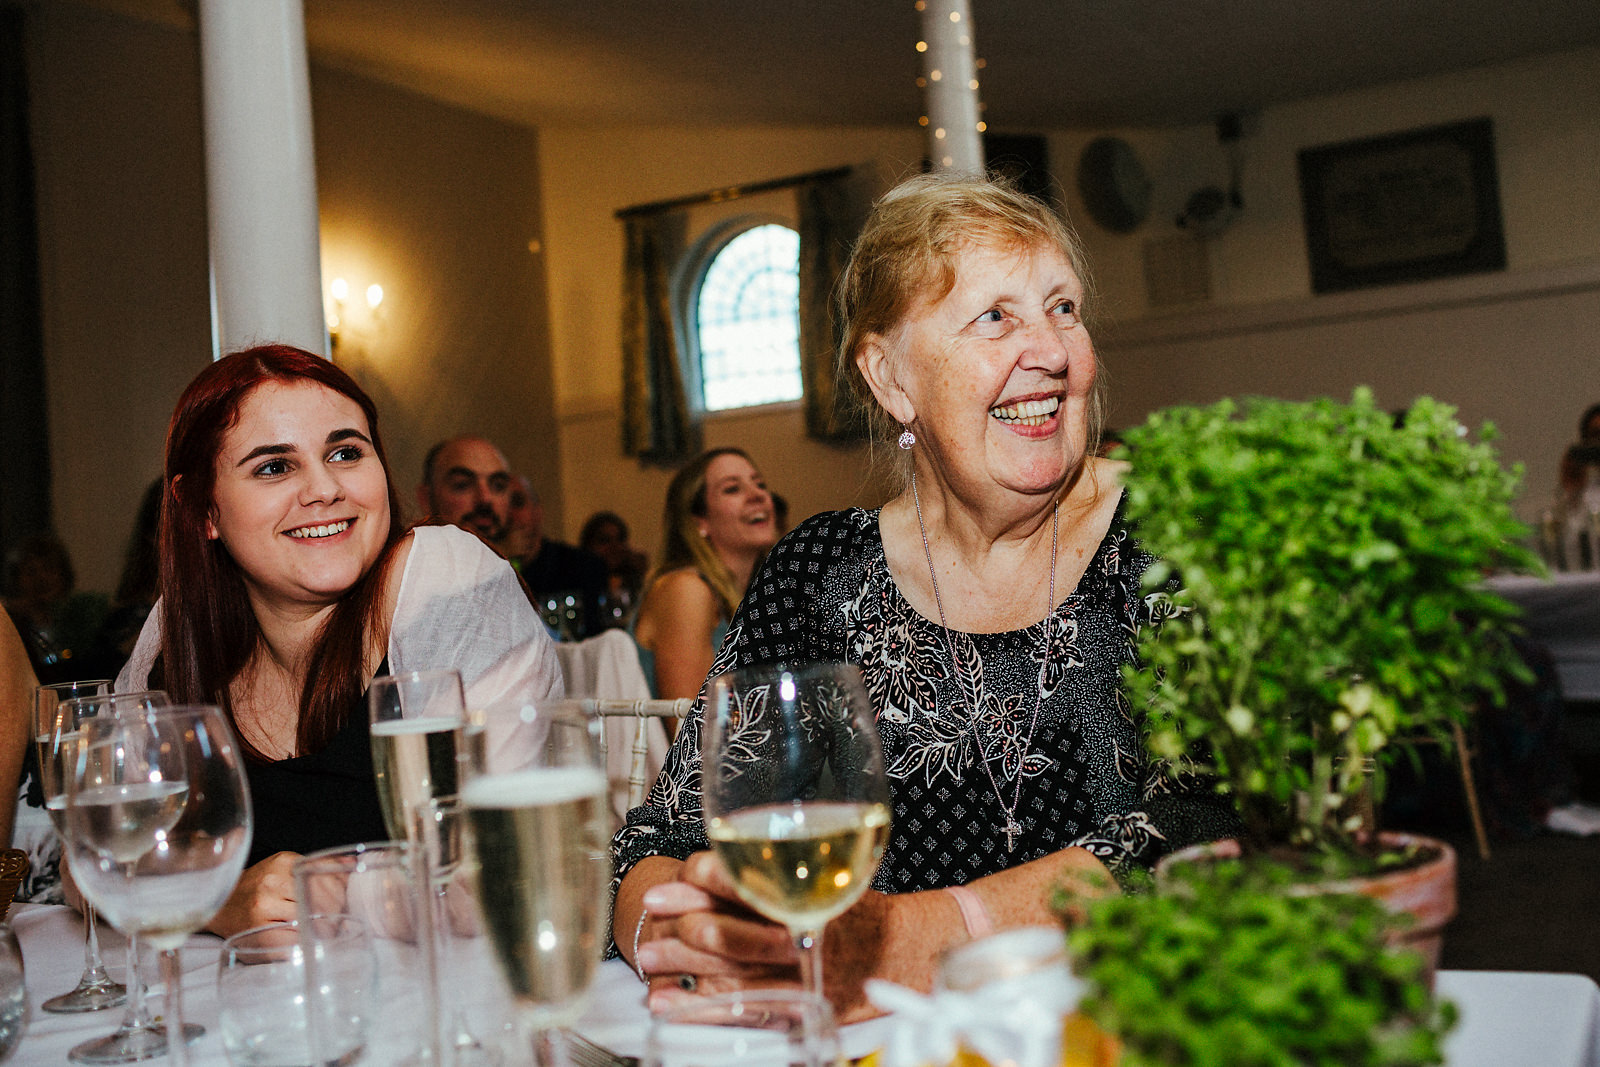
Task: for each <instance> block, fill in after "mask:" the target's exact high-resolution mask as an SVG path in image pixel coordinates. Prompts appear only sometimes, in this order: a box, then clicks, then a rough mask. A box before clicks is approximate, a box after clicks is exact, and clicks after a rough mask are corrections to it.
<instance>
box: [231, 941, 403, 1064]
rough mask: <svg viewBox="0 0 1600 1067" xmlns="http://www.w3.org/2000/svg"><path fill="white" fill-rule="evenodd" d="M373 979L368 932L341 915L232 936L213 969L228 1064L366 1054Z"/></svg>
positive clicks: (338, 1059) (337, 1060) (339, 1059)
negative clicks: (215, 975)
mask: <svg viewBox="0 0 1600 1067" xmlns="http://www.w3.org/2000/svg"><path fill="white" fill-rule="evenodd" d="M376 981H377V973H376V963H375V961H374V958H373V955H372V942H371V940H370V938H369V937H368V936H367V928H366V926H365V925H364V924H362V923H361V922H360V921H358V920H356V919H352V918H349V917H348V916H325V915H313V916H311V917H309V918H308V919H306V920H303V921H302V920H293V921H290V922H277V923H269V924H268V925H266V926H258V927H256V928H254V929H252V930H246V931H244V932H243V933H238V934H234V935H233V936H232V937H230V938H228V940H227V941H226V942H224V943H223V946H222V956H221V959H220V960H219V961H218V966H217V1014H218V1021H219V1026H220V1029H221V1031H222V1045H223V1049H224V1050H225V1051H226V1052H227V1054H228V1062H229V1063H231V1064H233V1065H234V1067H295V1065H299V1064H308V1063H316V1064H347V1063H354V1062H356V1061H357V1060H359V1059H360V1058H361V1056H362V1054H363V1052H364V1051H365V1049H366V1044H367V1028H368V1024H369V1022H370V1020H371V1018H372V1009H373V995H374V992H375V987H376Z"/></svg>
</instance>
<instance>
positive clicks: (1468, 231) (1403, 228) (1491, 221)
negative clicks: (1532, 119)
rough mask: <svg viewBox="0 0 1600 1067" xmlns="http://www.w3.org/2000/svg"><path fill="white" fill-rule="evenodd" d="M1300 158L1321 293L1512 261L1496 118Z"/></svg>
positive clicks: (1314, 283) (1315, 281)
mask: <svg viewBox="0 0 1600 1067" xmlns="http://www.w3.org/2000/svg"><path fill="white" fill-rule="evenodd" d="M1299 163H1300V200H1301V206H1302V208H1303V210H1304V213H1305V226H1306V244H1307V246H1308V249H1309V251H1310V254H1311V288H1312V291H1313V292H1317V293H1334V292H1340V291H1343V290H1346V289H1360V288H1365V287H1367V286H1374V285H1394V284H1396V283H1399V282H1416V281H1424V280H1426V279H1428V278H1442V277H1448V276H1451V275H1456V274H1476V273H1480V272H1483V271H1492V270H1504V269H1505V266H1506V244H1505V231H1504V228H1503V227H1502V225H1501V222H1500V186H1499V183H1498V181H1497V180H1496V177H1495V158H1494V129H1493V126H1492V125H1491V123H1490V121H1489V119H1487V118H1481V119H1470V120H1468V121H1466V122H1456V123H1451V124H1449V125H1446V126H1432V127H1429V128H1427V129H1422V130H1412V131H1410V132H1407V133H1395V134H1387V135H1385V136H1382V137H1368V138H1364V139H1362V140H1359V141H1344V142H1341V143H1339V144H1331V145H1322V146H1319V147H1316V148H1306V149H1302V150H1301V152H1300V156H1299Z"/></svg>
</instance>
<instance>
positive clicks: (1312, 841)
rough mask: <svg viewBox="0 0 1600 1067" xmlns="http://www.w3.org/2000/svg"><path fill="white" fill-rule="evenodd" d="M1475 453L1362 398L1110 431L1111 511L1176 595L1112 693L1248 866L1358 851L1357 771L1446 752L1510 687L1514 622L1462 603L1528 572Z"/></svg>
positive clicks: (1201, 414)
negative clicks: (1203, 786) (1214, 804)
mask: <svg viewBox="0 0 1600 1067" xmlns="http://www.w3.org/2000/svg"><path fill="white" fill-rule="evenodd" d="M1491 438H1492V429H1491V428H1488V427H1485V429H1484V430H1483V431H1481V432H1480V434H1479V435H1478V437H1477V438H1476V439H1472V438H1469V437H1468V436H1467V435H1466V431H1465V428H1464V427H1462V426H1461V425H1460V424H1459V423H1458V422H1457V421H1456V418H1455V411H1454V409H1453V408H1451V407H1449V406H1447V405H1444V404H1440V403H1437V402H1435V401H1433V400H1431V399H1429V398H1423V399H1420V400H1418V401H1417V402H1416V403H1415V404H1414V405H1412V407H1411V409H1410V411H1409V413H1408V415H1407V417H1406V419H1405V422H1404V425H1403V426H1399V427H1396V426H1395V425H1394V420H1393V418H1392V417H1391V416H1390V415H1389V414H1388V413H1387V412H1385V411H1383V410H1381V409H1379V408H1378V407H1376V405H1375V404H1374V403H1373V399H1372V394H1371V392H1370V391H1368V390H1365V389H1358V390H1357V391H1356V392H1355V395H1354V397H1353V398H1352V400H1351V402H1350V403H1349V404H1339V403H1335V402H1334V401H1331V400H1316V401H1311V402H1305V403H1299V402H1290V401H1280V400H1270V399H1261V398H1252V399H1248V400H1245V401H1242V402H1239V403H1235V402H1233V401H1223V402H1221V403H1218V404H1215V405H1212V406H1210V407H1182V408H1172V409H1168V410H1165V411H1161V412H1157V413H1156V414H1154V415H1152V416H1151V417H1150V420H1149V421H1148V423H1146V424H1145V425H1144V426H1142V427H1140V428H1138V429H1135V430H1131V431H1129V433H1128V434H1127V438H1126V440H1127V442H1128V445H1129V448H1130V449H1131V456H1132V459H1133V468H1132V470H1131V472H1130V473H1129V475H1128V477H1127V479H1126V485H1127V494H1128V499H1127V512H1128V515H1129V517H1130V518H1132V519H1134V520H1135V521H1136V522H1137V523H1138V524H1139V526H1138V531H1139V536H1140V539H1141V540H1142V541H1143V542H1144V544H1145V546H1146V547H1148V548H1149V549H1150V550H1151V551H1152V552H1154V553H1155V554H1156V555H1157V556H1158V557H1160V558H1161V560H1162V561H1163V563H1162V565H1161V566H1158V567H1156V568H1153V569H1152V572H1151V573H1150V575H1149V576H1148V580H1147V592H1150V593H1155V592H1156V591H1157V590H1159V589H1160V588H1161V587H1162V586H1163V584H1164V583H1166V582H1167V580H1168V579H1169V578H1170V577H1171V576H1172V575H1174V574H1176V575H1177V576H1178V579H1179V583H1180V584H1181V586H1182V588H1181V591H1179V592H1177V593H1174V594H1173V595H1172V598H1171V599H1172V601H1173V604H1172V610H1173V612H1174V615H1173V617H1171V618H1169V619H1168V620H1167V621H1166V622H1165V623H1164V624H1163V625H1162V626H1160V627H1157V628H1147V629H1146V631H1145V632H1144V634H1143V635H1142V637H1141V640H1140V649H1139V652H1140V658H1141V661H1142V665H1141V667H1140V668H1139V669H1131V670H1129V671H1128V672H1127V682H1128V686H1129V696H1130V698H1131V699H1132V700H1133V701H1134V706H1135V707H1141V708H1143V709H1144V710H1145V712H1146V714H1147V725H1148V739H1149V746H1150V749H1151V752H1152V754H1153V755H1154V756H1156V757H1157V758H1158V759H1161V760H1164V761H1168V763H1169V765H1170V766H1171V767H1173V768H1174V769H1175V770H1182V771H1194V770H1198V771H1201V772H1205V773H1209V774H1212V775H1215V776H1216V778H1217V779H1218V781H1219V783H1220V788H1222V789H1223V790H1225V791H1228V792H1231V793H1232V794H1233V795H1234V797H1235V799H1236V802H1237V803H1238V806H1239V812H1240V816H1241V818H1242V819H1243V820H1244V825H1245V840H1244V844H1245V846H1246V847H1247V848H1251V849H1261V848H1264V847H1267V846H1270V845H1273V844H1293V845H1296V846H1299V847H1310V848H1314V849H1319V850H1322V851H1347V852H1348V851H1355V850H1357V849H1358V847H1359V842H1360V840H1361V839H1362V838H1363V837H1364V836H1365V834H1366V833H1367V832H1368V831H1370V830H1371V829H1372V828H1371V827H1369V826H1366V825H1364V824H1363V821H1362V819H1361V816H1360V814H1359V810H1360V803H1359V798H1360V797H1362V796H1363V795H1364V794H1366V793H1367V791H1368V790H1373V791H1377V790H1378V789H1379V788H1380V787H1381V776H1380V777H1378V778H1377V779H1376V780H1374V769H1375V767H1376V766H1377V764H1376V763H1375V757H1384V758H1387V757H1388V756H1389V755H1390V754H1391V753H1392V752H1393V751H1394V750H1395V749H1396V748H1397V747H1398V746H1397V745H1396V742H1397V741H1401V742H1404V740H1405V739H1414V738H1416V737H1419V736H1422V737H1429V738H1432V739H1435V740H1439V741H1441V742H1448V740H1449V736H1450V734H1449V730H1450V723H1451V722H1452V721H1453V720H1456V721H1459V720H1461V719H1462V718H1463V717H1464V716H1465V714H1466V711H1467V708H1468V707H1469V705H1470V702H1471V700H1472V698H1473V694H1475V693H1476V692H1479V691H1483V692H1488V693H1498V692H1499V679H1500V678H1502V677H1504V676H1506V675H1507V674H1511V675H1515V674H1517V673H1518V672H1520V671H1521V670H1522V668H1521V666H1520V663H1519V661H1518V660H1517V659H1516V658H1515V656H1514V655H1513V654H1512V652H1511V650H1510V646H1509V642H1508V640H1507V635H1506V630H1505V628H1506V625H1507V623H1508V621H1509V620H1510V619H1511V618H1512V617H1513V616H1514V614H1515V611H1516V609H1515V608H1513V607H1512V606H1511V605H1510V604H1508V603H1506V602H1505V601H1504V600H1502V599H1500V598H1499V597H1496V596H1494V595H1493V594H1491V593H1488V592H1486V591H1484V590H1483V589H1482V588H1481V587H1480V585H1479V582H1480V581H1481V579H1482V578H1483V576H1484V575H1485V573H1486V572H1487V571H1489V570H1491V569H1494V568H1510V569H1518V570H1525V569H1532V568H1535V567H1536V566H1537V563H1536V562H1535V560H1534V558H1533V557H1532V555H1531V554H1530V553H1529V552H1528V551H1527V549H1526V548H1524V547H1522V545H1521V539H1522V537H1523V536H1524V534H1525V532H1526V531H1525V530H1524V528H1523V526H1522V525H1521V524H1520V523H1519V522H1518V521H1517V520H1516V518H1515V517H1514V515H1513V514H1512V511H1511V501H1512V498H1513V496H1514V493H1515V488H1516V483H1517V480H1518V473H1519V472H1518V473H1508V472H1506V471H1504V470H1502V469H1501V467H1500V464H1499V462H1498V459H1497V457H1496V455H1495V452H1494V450H1493V448H1492V447H1491V446H1490V444H1489V441H1490V440H1491ZM1158 595H1159V594H1158ZM1379 799H1381V798H1379Z"/></svg>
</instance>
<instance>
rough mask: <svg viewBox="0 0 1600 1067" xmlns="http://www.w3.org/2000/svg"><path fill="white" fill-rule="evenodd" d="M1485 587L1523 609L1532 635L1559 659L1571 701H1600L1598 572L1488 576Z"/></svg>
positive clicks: (1563, 689) (1563, 685) (1563, 686)
mask: <svg viewBox="0 0 1600 1067" xmlns="http://www.w3.org/2000/svg"><path fill="white" fill-rule="evenodd" d="M1484 584H1485V586H1486V587H1487V588H1489V589H1490V590H1492V591H1494V592H1496V593H1498V594H1500V595H1501V596H1503V597H1505V598H1506V599H1507V600H1509V601H1511V602H1512V603H1513V604H1515V605H1517V606H1518V607H1519V608H1521V609H1522V612H1523V618H1522V624H1523V626H1524V627H1526V628H1527V631H1528V636H1529V637H1531V638H1533V639H1534V640H1535V641H1537V642H1539V643H1540V644H1541V645H1543V646H1544V647H1545V648H1547V649H1549V650H1550V654H1551V656H1553V657H1555V661H1556V674H1558V675H1559V676H1560V677H1561V692H1562V695H1563V696H1565V697H1566V698H1567V699H1568V700H1600V572H1596V571H1583V572H1575V573H1566V574H1553V575H1551V576H1550V577H1549V578H1548V579H1546V578H1530V577H1526V576H1523V575H1508V576H1504V577H1499V578H1490V579H1489V580H1488V581H1487V582H1485V583H1484Z"/></svg>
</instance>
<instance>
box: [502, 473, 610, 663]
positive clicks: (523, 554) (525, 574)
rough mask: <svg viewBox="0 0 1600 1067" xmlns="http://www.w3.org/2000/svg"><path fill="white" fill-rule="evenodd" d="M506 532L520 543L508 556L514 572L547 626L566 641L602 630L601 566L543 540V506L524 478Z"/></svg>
mask: <svg viewBox="0 0 1600 1067" xmlns="http://www.w3.org/2000/svg"><path fill="white" fill-rule="evenodd" d="M510 526H511V528H512V530H513V531H514V533H513V536H515V537H517V538H518V539H519V540H521V541H522V542H523V547H522V549H521V551H520V552H519V553H518V554H516V555H513V556H511V563H512V566H514V567H516V568H517V571H518V573H520V574H521V575H522V580H523V581H524V582H527V583H528V588H529V589H530V590H531V591H532V592H533V596H534V599H536V600H538V601H539V602H540V603H541V604H544V605H545V606H546V610H545V621H546V622H548V623H550V624H551V625H552V626H553V627H554V628H555V630H556V632H557V634H559V635H560V637H561V638H562V639H563V640H569V641H571V640H582V639H583V638H585V637H593V636H594V635H595V634H597V633H599V632H600V631H601V630H604V629H605V628H606V625H607V622H608V618H607V615H606V611H605V600H606V592H607V590H608V589H609V588H610V577H609V574H608V572H607V568H606V563H605V561H604V560H603V559H601V558H600V557H599V556H597V555H595V554H594V553H593V552H588V551H586V550H584V549H581V548H578V547H577V546H575V545H569V544H567V543H565V542H563V541H557V540H555V539H554V538H552V537H546V536H545V533H544V503H543V502H542V501H541V500H540V499H539V494H538V493H536V492H534V489H533V485H532V484H531V483H530V482H529V481H528V479H527V478H525V477H523V476H522V475H516V476H515V480H514V489H513V492H512V509H511V521H510ZM552 601H553V602H554V606H553V607H552V606H551V602H552Z"/></svg>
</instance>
